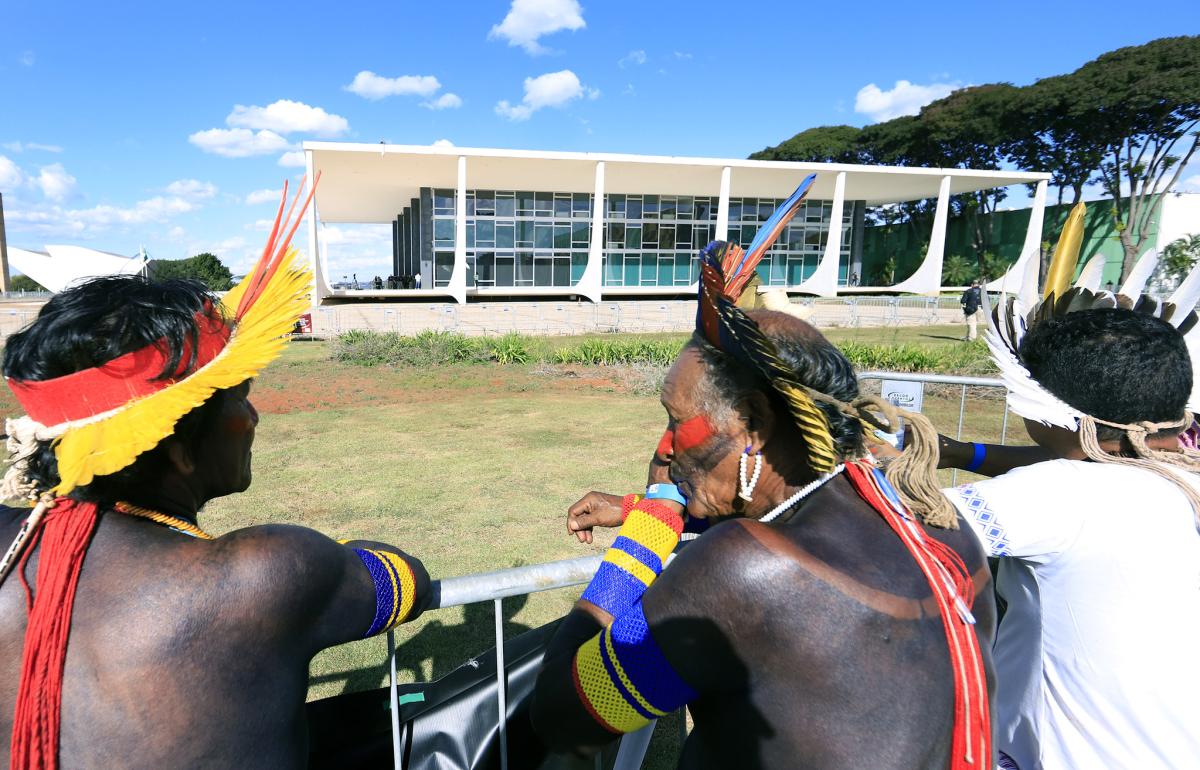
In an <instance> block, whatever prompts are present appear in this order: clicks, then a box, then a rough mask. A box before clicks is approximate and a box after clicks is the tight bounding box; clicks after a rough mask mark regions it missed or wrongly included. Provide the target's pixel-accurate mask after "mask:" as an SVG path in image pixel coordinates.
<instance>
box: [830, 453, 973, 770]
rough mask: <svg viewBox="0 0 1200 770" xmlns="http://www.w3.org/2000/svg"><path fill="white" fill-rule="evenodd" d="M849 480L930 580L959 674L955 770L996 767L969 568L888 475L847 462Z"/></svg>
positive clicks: (952, 764)
mask: <svg viewBox="0 0 1200 770" xmlns="http://www.w3.org/2000/svg"><path fill="white" fill-rule="evenodd" d="M846 478H848V479H849V480H850V483H851V484H852V485H853V486H854V489H855V491H856V492H858V494H859V496H860V497H862V499H863V500H865V501H866V502H867V504H868V505H870V506H871V507H872V508H874V509H875V510H876V511H877V512H878V513H879V515H880V516H882V517H883V520H884V521H886V522H887V524H888V526H889V527H891V528H892V531H893V532H895V533H896V534H897V535H898V536H899V537H900V540H901V541H902V542H903V543H904V546H905V547H906V548H907V549H908V552H909V553H910V554H912V557H913V559H914V560H915V561H916V562H917V566H919V567H920V568H921V572H923V573H924V574H925V578H926V579H927V580H928V581H929V587H930V588H931V589H932V590H933V596H934V599H935V600H936V602H937V605H938V612H939V613H940V614H941V616H942V625H943V627H944V628H945V630H946V642H947V644H948V646H949V648H950V664H951V667H952V668H953V669H954V733H953V736H952V738H951V743H950V768H951V770H979V769H980V768H990V767H991V762H992V723H991V711H990V709H989V705H988V692H987V673H986V672H985V671H984V667H983V656H982V654H981V653H980V650H979V640H978V639H976V638H975V632H974V630H973V625H974V622H975V619H974V617H972V616H971V613H970V606H971V602H972V600H973V599H974V594H975V590H974V583H973V581H972V580H971V573H970V572H968V571H967V566H966V565H965V564H964V563H963V561H962V559H961V558H959V556H958V554H957V553H955V552H954V551H953V550H951V549H950V547H949V546H947V545H946V544H945V543H942V542H941V541H939V540H935V539H933V538H931V537H929V536H927V535H926V534H925V530H924V529H922V527H921V525H920V524H918V523H917V522H916V520H915V519H914V518H913V517H912V514H910V513H909V512H908V511H907V509H905V508H904V506H903V505H902V504H901V503H900V501H899V498H898V497H897V496H896V494H895V492H894V491H893V490H892V488H891V485H890V484H888V482H887V480H886V479H884V478H883V474H881V473H879V472H878V471H877V470H875V469H874V468H872V467H871V466H869V465H866V464H864V463H846Z"/></svg>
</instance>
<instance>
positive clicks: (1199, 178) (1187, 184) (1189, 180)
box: [0, 158, 1200, 192]
mask: <svg viewBox="0 0 1200 770" xmlns="http://www.w3.org/2000/svg"><path fill="white" fill-rule="evenodd" d="M3 161H4V158H0V180H2V179H3V178H4V172H3ZM0 184H3V182H2V181H0ZM1177 189H1178V190H1179V191H1180V192H1200V174H1195V175H1193V176H1189V177H1186V178H1184V179H1180V180H1179V186H1178V188H1177Z"/></svg>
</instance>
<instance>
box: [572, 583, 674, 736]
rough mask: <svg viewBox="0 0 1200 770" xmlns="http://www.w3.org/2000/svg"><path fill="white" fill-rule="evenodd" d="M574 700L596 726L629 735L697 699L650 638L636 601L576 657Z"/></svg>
mask: <svg viewBox="0 0 1200 770" xmlns="http://www.w3.org/2000/svg"><path fill="white" fill-rule="evenodd" d="M572 674H573V676H574V680H575V691H576V693H577V694H578V695H579V701H580V703H582V704H583V707H584V708H585V709H587V711H588V713H589V714H591V716H592V718H593V719H595V720H596V722H597V723H598V724H599V725H600V726H601V727H603V728H604V729H606V730H608V731H609V732H614V733H628V732H632V731H634V730H637V729H638V728H641V727H643V726H645V725H646V724H647V723H648V722H649V721H650V720H652V719H657V718H659V717H661V716H663V715H665V714H669V713H671V712H672V711H674V710H675V709H677V708H679V707H680V706H683V705H684V704H686V703H688V702H690V701H692V700H694V699H695V698H696V695H697V693H696V691H695V690H693V689H692V688H691V687H690V686H689V685H688V683H687V682H685V681H683V679H682V678H681V677H680V676H679V674H677V673H675V669H673V668H672V667H671V664H670V663H669V662H667V659H666V656H664V655H663V653H662V650H661V649H659V647H658V644H657V643H656V642H655V641H654V637H653V635H651V633H650V627H649V624H648V623H647V622H646V615H645V613H644V612H643V611H642V603H641V602H640V601H639V602H637V603H636V604H634V606H633V607H631V608H630V610H629V612H627V613H625V614H624V615H621V616H620V617H619V618H617V619H616V620H615V621H613V623H612V624H611V625H610V626H609V627H608V628H606V629H604V630H603V631H601V632H600V633H599V634H597V635H596V636H594V637H592V638H591V639H589V640H588V641H586V642H584V644H583V646H582V647H580V648H579V650H578V651H577V652H576V653H575V662H574V665H573V667H572Z"/></svg>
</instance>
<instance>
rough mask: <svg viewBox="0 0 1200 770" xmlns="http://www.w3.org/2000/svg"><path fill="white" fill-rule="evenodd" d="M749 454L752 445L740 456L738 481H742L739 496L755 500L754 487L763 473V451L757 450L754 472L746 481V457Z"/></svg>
mask: <svg viewBox="0 0 1200 770" xmlns="http://www.w3.org/2000/svg"><path fill="white" fill-rule="evenodd" d="M749 456H750V447H746V451H745V452H742V456H741V457H739V458H738V481H739V482H740V483H741V488H740V489H739V490H738V497H740V498H742V499H743V500H745V501H746V502H751V501H752V500H754V497H753V495H754V487H755V486H756V485H757V484H758V477H759V475H760V474H761V473H762V452H755V453H754V473H752V474H751V475H750V480H749V481H746V458H748V457H749Z"/></svg>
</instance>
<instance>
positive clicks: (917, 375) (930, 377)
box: [858, 371, 1008, 483]
mask: <svg viewBox="0 0 1200 770" xmlns="http://www.w3.org/2000/svg"><path fill="white" fill-rule="evenodd" d="M858 379H859V380H860V381H861V380H880V381H882V380H901V381H903V382H920V383H928V384H938V385H957V386H959V399H958V427H957V428H956V430H955V433H954V438H956V439H961V438H962V433H963V424H964V421H965V419H966V413H967V388H972V387H975V388H1001V389H1003V390H1004V392H1005V405H1004V414H1003V416H1002V417H1001V419H1000V443H1001V444H1003V443H1005V442H1006V441H1007V440H1008V403H1007V394H1008V388H1007V386H1006V385H1005V384H1004V380H1001V379H999V378H996V377H966V376H962V375H957V374H925V373H922V372H881V371H866V372H859V373H858ZM950 476H951V479H952V480H953V481H954V482H955V483H957V481H958V469H957V468H956V469H954V470H953V471H952V472H951V474H950Z"/></svg>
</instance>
